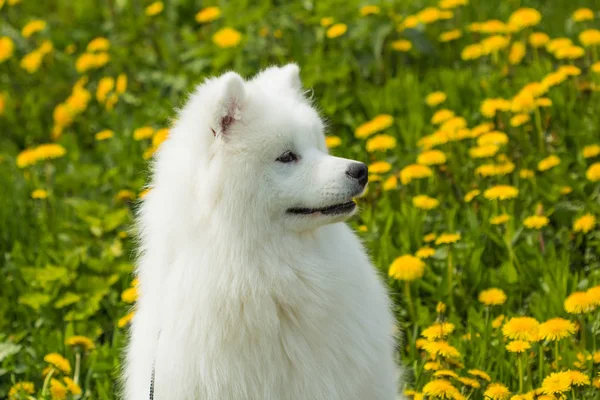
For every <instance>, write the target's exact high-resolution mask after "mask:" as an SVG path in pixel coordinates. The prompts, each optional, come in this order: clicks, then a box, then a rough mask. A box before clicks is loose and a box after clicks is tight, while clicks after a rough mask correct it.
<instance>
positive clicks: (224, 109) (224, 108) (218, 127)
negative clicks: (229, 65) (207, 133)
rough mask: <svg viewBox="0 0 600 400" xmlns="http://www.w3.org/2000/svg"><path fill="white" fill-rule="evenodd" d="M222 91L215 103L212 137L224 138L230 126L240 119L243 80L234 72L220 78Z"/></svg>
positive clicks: (243, 95)
mask: <svg viewBox="0 0 600 400" xmlns="http://www.w3.org/2000/svg"><path fill="white" fill-rule="evenodd" d="M220 79H221V80H222V85H223V86H222V89H221V94H220V98H219V99H218V102H217V108H216V110H215V117H214V123H213V126H211V129H212V130H213V135H214V136H215V137H216V136H221V135H223V136H226V135H227V134H228V132H229V130H230V128H231V126H232V125H233V124H234V123H235V122H236V121H238V120H240V119H241V118H242V104H243V102H244V100H245V99H246V89H245V88H244V80H243V79H242V77H241V76H239V75H238V74H236V73H235V72H228V73H226V74H224V75H223V76H221V78H220Z"/></svg>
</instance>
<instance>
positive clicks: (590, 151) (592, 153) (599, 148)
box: [581, 144, 600, 158]
mask: <svg viewBox="0 0 600 400" xmlns="http://www.w3.org/2000/svg"><path fill="white" fill-rule="evenodd" d="M581 153H582V155H583V158H593V157H596V156H597V155H598V154H600V145H598V144H592V145H589V146H585V147H584V148H583V150H582V152H581Z"/></svg>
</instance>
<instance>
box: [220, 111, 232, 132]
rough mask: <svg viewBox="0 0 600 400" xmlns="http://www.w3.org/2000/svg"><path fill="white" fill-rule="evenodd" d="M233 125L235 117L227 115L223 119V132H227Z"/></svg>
mask: <svg viewBox="0 0 600 400" xmlns="http://www.w3.org/2000/svg"><path fill="white" fill-rule="evenodd" d="M232 123H233V117H232V116H231V115H226V116H224V117H223V118H222V119H221V129H222V131H223V132H227V128H229V125H231V124H232Z"/></svg>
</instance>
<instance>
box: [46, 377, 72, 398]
mask: <svg viewBox="0 0 600 400" xmlns="http://www.w3.org/2000/svg"><path fill="white" fill-rule="evenodd" d="M50 394H51V395H52V399H61V400H62V399H66V398H67V394H69V390H68V389H67V387H66V386H65V385H64V384H63V383H62V382H61V381H59V380H58V379H54V378H52V379H51V380H50Z"/></svg>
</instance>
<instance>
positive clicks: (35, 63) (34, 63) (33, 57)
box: [19, 50, 44, 74]
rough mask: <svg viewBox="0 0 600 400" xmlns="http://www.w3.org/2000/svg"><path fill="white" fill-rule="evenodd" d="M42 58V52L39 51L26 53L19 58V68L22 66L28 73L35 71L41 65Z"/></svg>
mask: <svg viewBox="0 0 600 400" xmlns="http://www.w3.org/2000/svg"><path fill="white" fill-rule="evenodd" d="M43 58H44V54H43V53H41V52H39V51H36V50H34V51H32V52H31V53H29V54H26V55H25V56H24V57H23V58H22V59H21V63H20V64H19V65H20V66H21V68H23V69H24V70H25V71H27V72H29V73H30V74H33V73H34V72H36V71H37V70H38V69H39V68H40V66H41V65H42V60H43Z"/></svg>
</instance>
